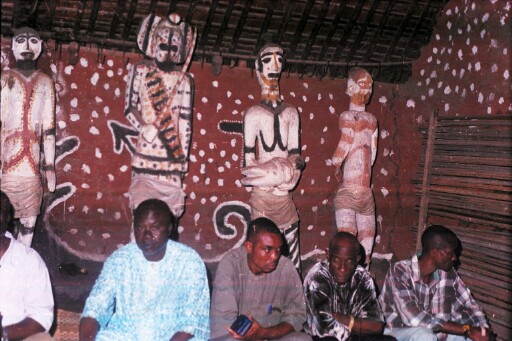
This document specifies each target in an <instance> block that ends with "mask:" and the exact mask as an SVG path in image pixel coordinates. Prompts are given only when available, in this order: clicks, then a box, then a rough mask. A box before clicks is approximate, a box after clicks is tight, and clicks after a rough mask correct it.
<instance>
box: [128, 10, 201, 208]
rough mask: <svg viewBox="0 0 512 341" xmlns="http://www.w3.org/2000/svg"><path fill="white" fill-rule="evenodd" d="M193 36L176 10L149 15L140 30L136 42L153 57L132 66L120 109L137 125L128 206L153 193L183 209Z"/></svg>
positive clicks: (186, 167) (190, 113)
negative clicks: (164, 15) (183, 180)
mask: <svg viewBox="0 0 512 341" xmlns="http://www.w3.org/2000/svg"><path fill="white" fill-rule="evenodd" d="M195 38H196V33H195V30H194V29H193V28H192V27H190V26H189V25H188V24H186V23H184V22H181V18H180V17H179V16H178V15H177V14H171V15H169V16H168V17H164V18H161V17H158V16H155V15H149V16H147V17H146V18H145V19H144V21H143V22H142V25H141V28H140V30H139V35H138V37H137V43H138V45H139V48H140V49H141V50H142V51H143V52H144V53H145V54H146V55H147V56H148V57H150V58H152V60H148V61H144V62H141V63H138V64H136V65H134V66H133V68H132V70H131V73H130V77H129V80H128V84H127V89H126V102H125V115H126V117H127V119H128V120H129V121H130V123H131V124H132V125H133V126H134V127H135V128H136V129H137V130H138V131H139V137H138V140H137V145H136V150H135V152H134V153H133V155H132V181H131V185H130V189H129V195H130V207H131V208H132V209H133V208H135V207H137V206H138V205H139V203H141V202H142V201H144V200H146V199H150V198H157V199H160V200H163V201H165V202H166V203H167V204H168V205H169V208H170V209H171V211H172V212H173V214H174V215H175V216H176V217H180V216H181V214H182V213H183V211H184V208H185V197H186V195H185V192H184V191H183V189H182V179H183V177H184V174H185V173H186V172H187V170H188V156H189V148H190V138H191V133H192V109H193V95H194V79H193V76H192V74H190V73H188V72H186V71H187V69H188V66H189V65H190V62H191V58H192V53H193V49H194V45H195ZM182 64H183V65H182ZM179 65H182V66H181V67H180V66H179Z"/></svg>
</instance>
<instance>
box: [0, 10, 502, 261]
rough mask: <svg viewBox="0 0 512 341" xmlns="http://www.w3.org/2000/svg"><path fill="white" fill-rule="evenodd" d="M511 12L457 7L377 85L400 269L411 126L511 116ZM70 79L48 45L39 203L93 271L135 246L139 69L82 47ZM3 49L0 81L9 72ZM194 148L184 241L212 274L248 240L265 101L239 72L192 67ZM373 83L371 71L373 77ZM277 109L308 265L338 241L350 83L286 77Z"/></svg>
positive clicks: (382, 233)
mask: <svg viewBox="0 0 512 341" xmlns="http://www.w3.org/2000/svg"><path fill="white" fill-rule="evenodd" d="M510 12H511V2H510V1H498V0H484V1H476V0H475V1H464V0H454V1H451V2H449V3H448V5H447V6H446V8H445V10H444V11H443V13H442V15H441V16H440V18H439V19H438V25H437V26H436V28H435V29H434V32H433V34H432V37H431V40H430V42H429V43H428V44H427V45H426V46H425V48H424V49H423V52H422V55H421V56H420V57H419V59H418V61H417V62H416V63H415V65H414V67H413V76H412V77H411V79H410V80H409V81H408V83H406V84H403V85H389V84H379V83H375V84H374V94H373V97H372V100H371V103H370V104H369V106H368V108H367V110H368V111H369V112H371V113H373V114H374V115H375V116H376V117H377V119H378V121H379V129H380V134H379V146H378V154H377V160H376V163H375V165H374V168H373V180H372V183H373V189H374V194H375V200H376V208H377V214H376V217H377V228H378V231H377V241H376V246H375V251H376V252H377V253H379V254H381V255H388V256H389V255H392V256H394V257H395V259H402V258H405V257H408V256H409V255H410V254H411V252H412V250H413V249H414V235H413V234H412V233H411V232H410V229H411V227H413V226H415V225H416V223H417V211H416V210H415V207H416V205H417V204H418V201H419V199H418V196H417V193H415V190H414V187H413V185H412V180H413V179H414V177H415V176H416V171H417V168H418V160H419V157H420V153H421V139H420V135H419V133H418V125H419V124H420V123H422V122H423V121H424V120H426V118H427V117H428V115H429V114H430V112H431V111H432V110H434V108H435V107H438V108H439V109H440V114H442V115H461V116H467V115H475V116H480V115H507V114H508V115H509V114H511V111H512V107H511V100H510V91H511V81H510V69H511V65H510V50H511V41H512V38H511V33H510ZM79 54H80V58H79V61H78V63H77V64H76V65H70V63H69V61H68V49H67V46H55V45H54V44H51V43H50V44H47V49H46V51H45V52H44V55H43V56H42V57H41V58H40V60H39V67H40V69H42V70H43V71H44V72H46V73H47V74H49V75H51V76H52V77H53V78H54V79H55V82H56V88H57V94H58V102H57V113H56V122H57V141H58V152H57V165H56V169H57V183H58V190H57V191H56V193H54V194H49V195H48V196H47V197H46V202H47V204H48V207H47V208H46V210H45V213H44V215H45V216H46V219H47V221H46V224H45V226H46V228H47V229H48V230H49V233H50V235H51V236H52V237H53V238H54V239H55V240H56V241H57V242H58V243H59V244H60V245H61V246H62V247H64V248H65V249H66V250H67V251H68V252H71V253H73V254H75V255H77V256H79V257H82V258H85V259H91V260H98V261H101V260H103V259H105V258H106V257H107V256H108V255H109V254H110V253H111V252H112V251H113V250H115V249H116V248H117V247H119V246H120V245H123V244H124V243H126V242H128V240H129V229H130V228H129V226H130V221H131V216H130V212H129V209H128V200H127V198H126V195H125V194H126V192H127V190H128V186H129V183H130V175H131V171H130V159H131V158H130V155H131V154H130V148H131V147H132V145H133V143H134V139H133V138H134V136H133V130H132V129H131V127H130V126H129V123H128V121H127V120H126V119H125V118H124V115H123V105H124V92H125V90H124V89H125V84H126V75H127V70H128V69H129V68H130V67H131V66H132V65H133V63H135V62H137V61H138V60H140V59H141V58H142V57H141V56H140V55H138V54H122V53H118V52H114V51H108V50H98V49H96V48H95V47H89V46H85V47H81V49H80V51H79ZM13 61H14V60H13V58H12V56H11V53H10V45H9V41H7V40H3V41H2V68H8V67H12V65H13ZM190 71H191V72H192V73H193V74H194V75H195V94H194V95H195V102H194V119H193V137H192V149H191V156H190V165H189V173H188V174H187V175H186V178H185V181H184V183H185V186H186V187H185V191H186V192H187V195H188V198H187V209H186V211H185V214H184V216H183V217H182V219H181V220H180V228H179V229H180V240H181V241H182V242H184V243H186V244H188V245H191V246H192V247H194V248H195V249H196V250H197V251H198V252H199V253H200V254H201V256H202V257H203V259H204V260H205V261H206V262H207V263H214V262H216V261H217V260H218V259H219V258H220V257H221V256H222V255H223V254H224V253H225V252H226V251H228V250H229V249H231V248H233V247H235V246H236V245H239V244H240V243H241V241H242V239H243V232H244V226H245V225H244V224H245V223H246V221H247V219H248V214H249V211H248V210H249V206H248V204H247V203H248V199H249V192H248V190H247V189H246V188H244V187H243V186H242V185H241V184H240V181H239V180H240V178H241V175H240V166H241V163H242V136H241V134H239V133H238V132H239V131H240V127H241V126H240V123H241V121H242V118H243V111H244V109H246V108H248V107H250V106H251V105H253V104H255V103H257V102H258V100H259V97H260V95H259V92H260V88H259V85H258V82H257V80H256V78H255V75H253V74H252V72H251V70H250V69H247V68H237V67H235V68H228V67H224V68H223V70H222V73H221V74H220V75H219V76H214V75H213V73H212V72H211V68H210V66H209V65H206V64H205V65H201V64H200V63H194V64H193V65H192V67H191V70H190ZM372 72H378V70H372ZM280 84H281V93H282V95H283V97H284V100H285V101H286V102H288V103H290V104H292V105H295V106H297V107H298V108H299V112H300V115H301V128H302V137H301V142H302V154H303V156H304V157H305V159H306V161H307V166H306V169H305V170H304V172H303V175H302V179H301V180H300V183H299V185H298V187H297V188H296V189H295V191H294V200H295V203H296V206H297V208H298V211H299V215H300V218H301V223H300V226H301V253H302V256H303V259H307V258H309V259H312V258H315V256H316V255H320V254H321V253H322V250H323V249H324V248H325V247H326V245H327V242H328V239H329V236H330V235H331V233H332V232H333V231H334V221H333V207H332V201H331V196H332V193H333V192H334V190H335V188H336V186H337V182H336V180H335V178H334V172H335V169H334V168H333V167H332V166H330V165H329V161H328V160H329V159H330V157H331V155H332V153H333V151H334V148H335V146H336V144H337V141H338V138H339V129H338V114H340V113H341V112H342V111H344V110H346V109H347V108H348V97H347V96H346V95H345V94H344V92H345V88H346V81H345V80H339V79H335V80H333V79H330V78H329V77H325V78H323V79H321V80H320V79H318V78H315V77H312V78H310V77H307V76H304V77H303V78H302V79H301V78H300V77H299V76H297V75H286V74H284V75H283V77H282V79H281V83H280Z"/></svg>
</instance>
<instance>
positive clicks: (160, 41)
mask: <svg viewBox="0 0 512 341" xmlns="http://www.w3.org/2000/svg"><path fill="white" fill-rule="evenodd" d="M184 49H185V41H184V40H183V34H182V32H181V30H180V29H179V28H178V27H172V26H171V24H170V22H168V21H167V20H162V22H161V24H159V27H158V28H157V29H156V31H155V58H156V60H157V61H158V62H160V63H171V64H177V63H180V62H181V61H182V60H183V53H184Z"/></svg>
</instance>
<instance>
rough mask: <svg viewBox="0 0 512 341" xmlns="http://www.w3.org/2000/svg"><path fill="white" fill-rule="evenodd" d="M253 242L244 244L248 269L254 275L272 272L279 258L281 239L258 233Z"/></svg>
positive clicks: (278, 236)
mask: <svg viewBox="0 0 512 341" xmlns="http://www.w3.org/2000/svg"><path fill="white" fill-rule="evenodd" d="M254 240H255V241H254V242H250V241H247V242H245V250H246V251H247V263H248V266H249V269H250V270H251V272H252V273H254V274H255V275H259V274H263V273H270V272H272V271H274V270H275V269H276V268H277V264H278V263H279V258H280V257H281V246H282V245H283V238H282V237H281V236H280V235H277V234H274V233H269V232H260V233H258V234H256V235H255V236H254Z"/></svg>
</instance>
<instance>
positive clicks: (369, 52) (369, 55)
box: [363, 0, 396, 62]
mask: <svg viewBox="0 0 512 341" xmlns="http://www.w3.org/2000/svg"><path fill="white" fill-rule="evenodd" d="M395 1H396V0H392V1H389V2H388V5H387V6H386V9H385V11H384V14H383V15H382V17H381V19H380V23H379V28H378V29H377V31H376V32H375V34H374V35H373V38H372V40H371V42H370V44H369V45H368V50H366V54H365V56H364V58H363V60H364V61H366V62H369V61H371V58H372V56H373V50H374V48H375V46H376V45H377V42H378V41H379V40H380V37H381V35H382V31H384V27H385V26H386V23H387V21H388V18H389V14H390V13H391V10H392V9H393V6H394V5H395Z"/></svg>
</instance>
